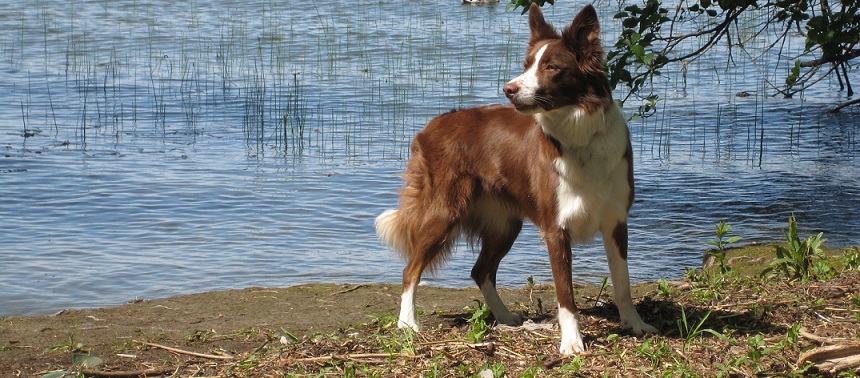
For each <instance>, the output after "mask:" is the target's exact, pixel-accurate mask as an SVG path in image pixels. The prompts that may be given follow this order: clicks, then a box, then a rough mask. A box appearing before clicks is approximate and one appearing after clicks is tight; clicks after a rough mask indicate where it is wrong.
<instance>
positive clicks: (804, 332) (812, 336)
mask: <svg viewBox="0 0 860 378" xmlns="http://www.w3.org/2000/svg"><path fill="white" fill-rule="evenodd" d="M797 334H798V335H800V336H803V337H805V338H807V339H810V340H812V341H815V342H816V343H819V344H838V343H841V342H851V340H848V339H841V338H832V337H824V336H818V335H816V334H814V333H809V332H808V331H807V330H806V329H805V328H801V329H800V330H798V332H797Z"/></svg>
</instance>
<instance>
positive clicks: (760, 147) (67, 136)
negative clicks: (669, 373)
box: [0, 0, 860, 315]
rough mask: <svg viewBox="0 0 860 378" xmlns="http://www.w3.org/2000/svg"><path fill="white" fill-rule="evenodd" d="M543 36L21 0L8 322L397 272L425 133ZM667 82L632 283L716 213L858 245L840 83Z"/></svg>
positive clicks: (517, 252)
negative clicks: (393, 212)
mask: <svg viewBox="0 0 860 378" xmlns="http://www.w3.org/2000/svg"><path fill="white" fill-rule="evenodd" d="M297 10H300V11H297ZM576 11H577V9H574V8H572V7H567V6H564V4H561V5H559V6H558V7H553V8H549V9H548V10H547V12H546V13H547V17H548V18H549V19H551V20H556V24H559V25H561V24H564V23H566V22H567V21H568V20H570V19H571V18H572V16H573V14H574V13H575V12H576ZM611 14H612V11H611V10H609V9H603V10H601V15H602V16H603V18H604V19H605V20H606V21H604V30H606V33H607V36H608V37H607V39H611V36H612V35H613V33H615V31H614V28H617V25H616V24H614V22H613V21H611V18H610V16H609V15H611ZM526 38H527V29H526V24H525V17H522V16H519V15H518V12H513V13H506V12H505V11H504V7H502V6H497V7H460V6H449V5H441V4H438V3H433V2H430V3H421V2H417V3H416V2H410V3H409V5H408V6H403V5H401V4H396V3H379V2H369V1H366V2H359V3H356V2H345V1H331V2H324V3H319V2H316V3H312V2H307V3H291V4H289V5H288V6H287V5H282V4H274V3H272V2H266V1H251V2H233V1H202V2H201V1H195V2H184V3H180V4H170V3H168V2H160V1H155V2H139V1H115V2H110V3H102V2H84V3H79V2H75V3H67V2H60V1H50V0H49V1H40V2H38V3H36V4H28V3H20V2H19V3H15V2H11V3H8V4H0V56H3V57H4V59H3V60H2V61H0V72H3V74H4V77H5V79H4V80H2V81H0V149H2V151H0V197H2V198H3V205H2V206H0V218H2V219H3V221H2V222H0V240H2V243H0V244H2V247H0V258H2V259H3V261H4V262H3V263H2V265H0V271H2V272H0V273H2V274H0V304H2V305H0V315H8V314H32V313H48V312H52V311H56V310H58V309H61V308H66V307H92V306H104V305H112V304H119V303H122V302H124V301H127V300H130V299H135V298H147V299H148V298H156V297H164V296H169V295H176V294H183V293H192V292H201V291H209V290H220V289H226V288H238V287H247V286H253V285H260V286H287V285H294V284H299V283H305V282H380V281H384V282H399V280H400V278H399V274H400V270H401V268H402V265H401V262H400V261H399V260H397V258H396V256H395V255H394V254H393V253H391V252H387V251H385V250H384V249H383V247H382V246H381V244H380V243H379V242H378V241H377V240H376V239H375V235H374V232H373V225H372V220H373V217H375V216H376V215H377V214H378V213H380V212H381V211H382V210H383V209H386V208H391V207H393V206H395V202H396V195H395V192H396V188H397V187H398V186H399V185H400V182H399V178H398V175H399V174H400V173H401V172H402V169H403V165H404V164H405V160H406V159H407V158H408V155H409V143H410V142H411V138H412V135H414V133H415V132H416V131H417V130H418V129H420V128H421V127H422V126H423V124H424V123H425V122H426V121H427V120H428V119H429V118H430V117H432V116H433V115H435V114H438V113H441V112H444V111H447V110H449V109H451V108H458V107H466V106H476V105H482V104H486V103H500V102H504V98H503V96H501V95H500V93H499V88H500V87H501V86H502V85H503V84H504V82H506V81H507V80H508V79H509V78H510V77H512V76H513V75H515V74H516V73H517V71H518V69H519V67H520V59H521V56H522V52H523V48H524V41H525V40H526ZM791 48H795V49H796V48H802V45H799V46H793V47H791ZM658 84H659V85H665V89H664V93H662V94H661V96H662V97H663V98H665V101H664V103H663V104H662V108H661V109H662V111H661V112H659V113H658V114H656V115H655V116H654V117H651V118H647V119H638V120H634V121H633V122H631V129H632V134H633V135H632V137H633V144H634V146H635V150H636V154H635V155H636V175H637V187H638V197H637V198H638V199H637V202H636V204H635V207H634V210H633V213H632V218H631V221H630V224H631V243H632V245H631V269H632V276H633V279H634V280H636V281H642V280H653V279H656V278H674V277H678V276H680V275H681V274H682V273H683V271H684V268H685V267H691V266H696V265H697V264H699V262H700V257H701V253H702V252H703V251H704V248H705V246H704V241H705V240H708V239H710V238H712V232H713V227H714V225H715V224H716V223H717V222H718V221H719V220H726V221H727V222H728V223H730V224H731V225H732V226H733V228H732V230H733V232H736V233H737V234H738V235H741V236H743V237H744V240H745V241H749V242H753V241H770V240H773V239H775V238H779V237H781V231H780V229H781V227H783V225H784V224H785V221H786V220H787V218H788V215H789V214H791V213H794V214H796V215H797V218H798V220H799V222H800V225H801V227H802V228H804V229H803V230H802V231H803V232H807V233H810V232H813V231H816V232H817V231H819V230H821V231H825V232H826V234H825V236H826V237H827V238H828V239H829V241H830V244H832V245H847V244H856V243H857V241H858V240H860V238H858V236H860V231H858V229H860V227H858V226H860V219H858V215H857V211H856V210H857V209H858V208H860V206H858V205H860V195H858V194H860V193H858V188H860V182H858V180H860V179H858V177H860V171H858V164H856V159H857V155H858V147H857V137H856V133H857V121H856V117H857V114H856V111H854V112H853V113H852V111H851V110H849V111H848V112H845V113H842V114H828V113H827V112H826V110H827V107H828V106H831V105H832V104H833V103H835V102H837V101H839V100H840V98H839V96H840V94H839V93H838V92H835V91H833V89H832V88H831V87H832V85H830V87H829V86H828V83H824V85H822V86H820V87H818V88H814V91H810V92H807V93H805V94H804V95H803V96H802V97H799V98H794V99H778V98H772V97H768V96H767V95H766V94H765V93H763V92H762V91H760V89H761V86H762V84H761V82H760V78H759V74H758V71H757V70H756V67H753V66H752V65H750V64H742V63H741V64H738V65H736V66H731V67H728V68H727V67H726V65H725V59H724V57H719V56H717V57H715V58H713V60H705V61H703V62H701V63H700V64H698V65H695V66H692V67H690V68H689V70H688V74H687V78H686V83H682V82H680V81H678V78H677V77H674V76H671V75H667V77H666V78H665V82H660V83H658ZM831 84H832V83H831ZM661 88H662V87H661ZM740 91H748V92H750V93H751V94H752V95H751V96H748V97H738V96H737V95H736V94H737V92H740ZM619 95H620V94H619ZM575 254H576V262H575V264H576V265H575V271H576V272H577V279H578V280H580V281H587V282H600V280H601V279H602V277H603V276H605V275H606V274H607V271H606V268H605V262H604V261H603V260H604V257H603V252H602V249H601V248H600V246H599V244H594V245H589V246H584V247H578V248H577V249H576V250H575ZM473 259H474V256H473V254H472V253H471V252H470V251H469V249H468V248H466V246H465V245H460V246H459V247H458V253H457V255H456V257H455V258H454V259H452V261H450V263H449V265H448V268H447V269H445V270H443V271H442V272H441V274H440V275H439V276H438V277H435V278H433V277H429V278H428V281H430V282H431V283H432V284H435V285H446V286H468V285H471V284H472V283H471V281H470V280H469V279H468V271H469V269H470V267H471V264H472V261H473ZM529 275H534V276H535V278H536V279H537V280H539V281H549V280H550V279H549V276H550V271H549V267H548V262H547V259H546V257H545V252H544V250H543V247H542V246H541V243H540V241H539V240H538V239H537V236H536V233H535V232H534V230H533V228H529V227H527V228H526V229H525V231H524V232H523V236H522V237H521V238H520V240H518V241H517V244H516V245H515V247H514V251H513V252H512V253H511V255H510V256H509V257H508V258H507V259H506V263H505V264H503V267H502V269H501V271H500V277H499V281H500V283H501V284H503V285H508V286H519V285H522V284H524V283H525V279H526V277H528V276H529Z"/></svg>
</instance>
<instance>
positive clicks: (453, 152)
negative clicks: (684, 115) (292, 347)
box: [376, 5, 657, 355]
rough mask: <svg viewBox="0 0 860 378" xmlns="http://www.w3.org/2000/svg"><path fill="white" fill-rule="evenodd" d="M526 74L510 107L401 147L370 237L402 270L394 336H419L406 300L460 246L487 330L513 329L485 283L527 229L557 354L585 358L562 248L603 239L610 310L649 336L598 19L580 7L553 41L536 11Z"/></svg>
mask: <svg viewBox="0 0 860 378" xmlns="http://www.w3.org/2000/svg"><path fill="white" fill-rule="evenodd" d="M529 28H530V31H531V35H530V39H529V43H528V48H527V50H526V52H527V54H526V59H525V72H523V73H522V74H521V75H520V76H518V77H516V78H515V79H513V80H511V81H510V82H509V83H507V84H506V85H505V86H504V92H505V95H506V96H507V97H508V99H509V100H510V102H511V103H512V104H513V107H510V106H502V105H491V106H485V107H479V108H473V109H464V110H458V111H452V112H449V113H447V114H443V115H441V116H438V117H436V118H434V119H433V120H431V121H430V123H428V124H427V126H426V127H425V128H424V130H423V131H421V132H419V133H418V134H417V135H416V136H415V140H414V142H413V143H412V157H411V158H410V159H409V162H408V164H407V165H406V173H405V174H404V186H403V188H402V189H401V191H400V209H399V210H387V211H385V212H383V213H382V214H381V215H380V216H379V217H377V218H376V231H377V234H378V235H379V237H380V238H381V239H382V240H383V241H384V242H385V243H386V244H388V245H389V246H390V247H392V248H394V249H396V250H397V251H398V252H400V254H401V255H402V256H403V257H404V258H405V259H406V260H407V261H408V262H407V264H406V267H405V268H404V269H403V292H402V294H401V307H400V319H399V321H398V325H399V326H400V327H410V328H412V329H414V330H416V331H417V330H418V329H419V326H418V320H417V319H416V316H415V291H416V289H417V287H418V283H419V281H420V279H421V274H422V272H423V271H424V270H425V269H429V270H431V271H432V270H433V269H435V268H438V267H439V265H440V264H441V263H442V262H443V260H444V258H445V257H446V256H447V255H449V254H450V252H451V246H452V244H453V243H454V242H455V240H456V239H457V238H458V237H459V236H460V235H461V233H462V234H465V236H466V237H467V238H469V240H471V241H473V242H480V244H481V252H480V254H479V255H478V259H477V261H476V262H475V265H474V267H473V268H472V278H473V279H474V280H475V282H476V283H477V284H478V286H479V287H480V289H481V292H482V293H483V295H484V299H485V300H486V302H487V305H488V306H489V307H490V310H491V311H492V312H493V315H494V316H495V318H496V321H498V322H499V323H502V324H509V325H516V324H520V323H521V320H520V316H518V315H516V314H513V313H511V312H510V311H509V310H508V308H507V307H506V306H505V305H504V303H502V301H501V299H500V298H499V295H498V294H497V292H496V271H497V269H498V267H499V263H500V262H501V260H502V258H503V257H504V256H505V254H507V253H508V251H509V250H510V248H511V246H512V244H513V243H514V240H515V239H516V238H517V235H518V234H519V232H520V230H521V228H522V225H523V220H524V219H529V220H530V221H532V222H533V223H534V224H535V226H536V227H537V228H538V230H539V231H540V234H541V236H542V237H543V239H544V241H545V242H546V247H547V250H548V252H549V259H550V263H551V266H552V273H553V278H554V281H555V289H556V293H557V298H558V322H559V325H560V326H561V346H560V348H559V350H560V352H561V353H562V354H565V355H567V354H573V353H577V352H582V351H584V345H583V341H582V335H581V333H580V331H579V323H578V320H577V313H578V310H577V308H576V305H575V304H574V300H573V285H572V278H571V250H570V247H571V243H582V242H586V241H588V240H590V239H592V238H593V237H594V235H596V234H597V233H598V232H599V233H601V235H602V236H603V237H602V239H603V244H604V249H605V251H606V257H607V259H608V261H609V268H610V274H611V277H612V284H613V289H614V299H615V304H616V305H617V306H618V310H619V313H620V316H621V324H622V327H624V328H630V329H631V330H632V331H633V332H634V333H636V334H641V333H642V332H643V331H644V332H657V329H655V328H654V327H652V326H650V325H648V324H646V323H645V322H643V321H642V318H640V317H639V313H637V312H636V308H635V307H634V305H633V300H632V299H631V296H630V283H629V274H628V271H627V213H628V211H629V210H630V206H631V205H632V204H633V156H632V155H633V151H632V148H631V146H630V138H629V131H628V129H627V123H626V121H625V118H624V115H623V113H622V112H621V109H619V108H618V106H617V105H616V104H615V102H614V101H613V100H612V94H611V90H610V86H609V81H608V80H607V77H606V74H605V73H604V70H603V59H604V51H603V47H602V46H601V44H600V41H599V40H598V32H599V28H600V27H599V24H598V21H597V14H596V12H595V11H594V8H593V7H592V6H590V5H588V6H586V7H585V8H583V9H582V11H580V12H579V14H578V15H577V16H576V17H575V18H574V19H573V22H572V23H571V24H570V25H569V26H567V27H566V28H565V29H564V31H563V32H562V33H561V34H559V33H558V32H557V31H556V30H555V29H553V27H552V26H550V25H549V24H547V23H546V21H544V18H543V14H542V13H541V10H540V8H539V7H538V6H536V5H532V6H531V8H530V9H529Z"/></svg>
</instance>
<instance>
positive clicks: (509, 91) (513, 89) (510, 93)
mask: <svg viewBox="0 0 860 378" xmlns="http://www.w3.org/2000/svg"><path fill="white" fill-rule="evenodd" d="M502 90H503V91H504V92H505V97H507V98H511V97H514V95H516V94H517V92H519V91H520V86H519V85H517V83H514V82H510V83H507V84H505V86H504V87H502Z"/></svg>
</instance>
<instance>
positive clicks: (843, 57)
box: [800, 49, 860, 67]
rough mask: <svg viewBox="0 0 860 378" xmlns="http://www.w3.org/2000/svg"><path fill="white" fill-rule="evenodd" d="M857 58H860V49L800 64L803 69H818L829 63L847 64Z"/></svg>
mask: <svg viewBox="0 0 860 378" xmlns="http://www.w3.org/2000/svg"><path fill="white" fill-rule="evenodd" d="M857 57H860V49H854V50H851V51H848V52H847V53H845V54H840V55H834V56H830V57H827V58H821V59H814V60H810V61H808V62H802V63H800V66H801V67H817V66H821V65H824V64H827V63H843V62H847V61H849V60H851V59H854V58H857Z"/></svg>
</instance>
